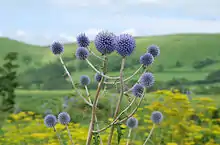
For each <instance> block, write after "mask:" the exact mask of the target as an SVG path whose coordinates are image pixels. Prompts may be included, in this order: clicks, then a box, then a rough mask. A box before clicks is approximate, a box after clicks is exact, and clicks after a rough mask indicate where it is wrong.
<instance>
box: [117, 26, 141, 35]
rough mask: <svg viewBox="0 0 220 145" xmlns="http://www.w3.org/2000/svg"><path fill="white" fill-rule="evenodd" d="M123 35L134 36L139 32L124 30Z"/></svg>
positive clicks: (132, 29)
mask: <svg viewBox="0 0 220 145" xmlns="http://www.w3.org/2000/svg"><path fill="white" fill-rule="evenodd" d="M121 33H126V34H130V35H133V36H137V35H138V33H137V31H136V30H135V29H134V28H131V29H127V30H124V31H122V32H121Z"/></svg>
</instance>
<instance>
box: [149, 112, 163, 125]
mask: <svg viewBox="0 0 220 145" xmlns="http://www.w3.org/2000/svg"><path fill="white" fill-rule="evenodd" d="M151 120H152V122H153V123H155V124H159V123H160V122H161V121H162V120H163V114H162V113H161V112H160V111H154V112H153V113H152V114H151Z"/></svg>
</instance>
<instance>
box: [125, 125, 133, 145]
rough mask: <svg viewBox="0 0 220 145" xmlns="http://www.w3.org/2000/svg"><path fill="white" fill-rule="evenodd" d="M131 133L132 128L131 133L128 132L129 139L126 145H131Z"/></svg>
mask: <svg viewBox="0 0 220 145" xmlns="http://www.w3.org/2000/svg"><path fill="white" fill-rule="evenodd" d="M131 131H132V129H131V128H130V129H129V132H128V138H127V144H126V145H129V143H130V139H131Z"/></svg>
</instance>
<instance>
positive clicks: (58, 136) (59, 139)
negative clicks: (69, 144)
mask: <svg viewBox="0 0 220 145" xmlns="http://www.w3.org/2000/svg"><path fill="white" fill-rule="evenodd" d="M53 130H54V132H55V133H56V135H57V139H58V141H59V142H60V144H61V145H63V142H62V141H61V138H60V135H59V134H58V132H57V130H56V128H55V127H53Z"/></svg>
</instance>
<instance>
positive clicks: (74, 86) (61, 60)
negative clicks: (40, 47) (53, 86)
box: [59, 55, 92, 106]
mask: <svg viewBox="0 0 220 145" xmlns="http://www.w3.org/2000/svg"><path fill="white" fill-rule="evenodd" d="M59 58H60V62H61V64H62V66H63V68H64V70H65V72H66V74H67V75H68V77H69V80H70V82H71V84H72V87H73V89H74V90H76V92H77V94H78V95H79V96H80V97H81V98H82V99H83V100H84V101H85V102H86V104H88V105H90V106H92V104H91V103H89V102H88V101H87V100H86V99H85V98H84V97H83V96H82V94H81V93H80V91H79V90H78V89H77V87H76V85H75V84H74V82H73V79H72V77H71V75H70V73H69V71H68V69H67V68H66V65H65V64H64V62H63V59H62V57H61V55H60V56H59Z"/></svg>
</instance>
